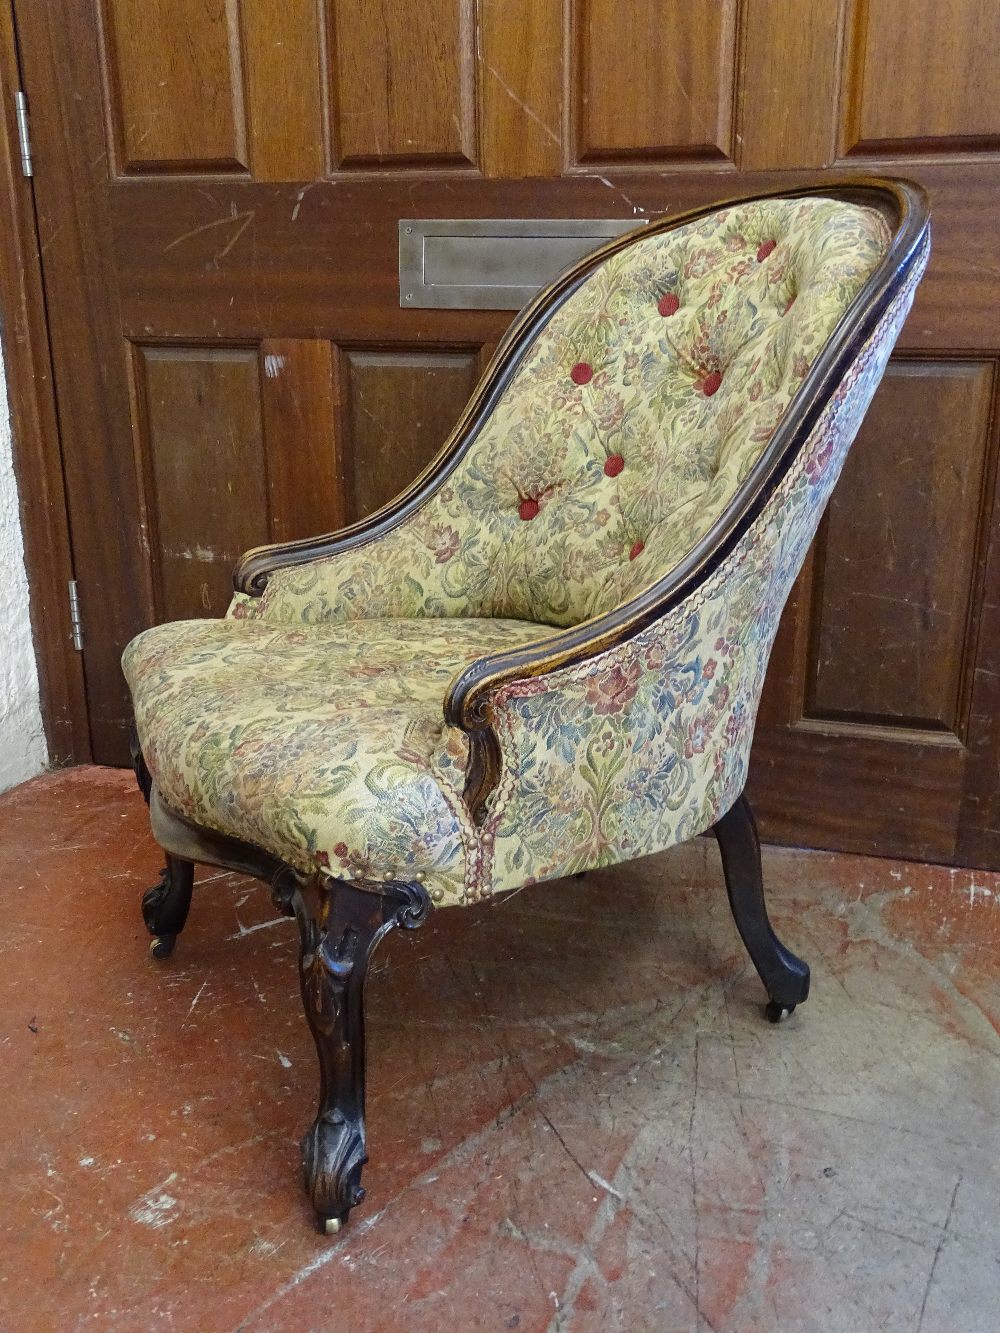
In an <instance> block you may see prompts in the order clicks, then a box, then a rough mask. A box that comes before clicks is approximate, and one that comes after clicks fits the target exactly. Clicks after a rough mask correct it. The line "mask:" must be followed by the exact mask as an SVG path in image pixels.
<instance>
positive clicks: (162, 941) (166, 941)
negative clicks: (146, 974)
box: [149, 935, 177, 963]
mask: <svg viewBox="0 0 1000 1333" xmlns="http://www.w3.org/2000/svg"><path fill="white" fill-rule="evenodd" d="M176 943H177V936H176V935H154V936H153V938H152V939H151V940H150V942H149V956H150V958H155V959H156V961H157V962H158V963H162V962H163V960H164V958H169V957H170V955H171V954H172V953H173V951H174V945H175V944H176Z"/></svg>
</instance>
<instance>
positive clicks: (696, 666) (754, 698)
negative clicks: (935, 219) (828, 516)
mask: <svg viewBox="0 0 1000 1333" xmlns="http://www.w3.org/2000/svg"><path fill="white" fill-rule="evenodd" d="M925 263H926V253H925V255H924V258H923V264H925ZM923 264H921V265H920V266H918V271H917V272H916V273H915V274H914V275H913V278H912V280H911V281H910V283H909V285H908V287H907V289H906V290H905V291H904V292H903V293H902V294H901V295H900V297H899V298H898V299H897V300H896V301H895V302H894V303H893V305H892V307H891V308H890V310H889V312H888V313H887V315H886V316H885V317H884V318H883V320H882V321H881V323H880V326H879V328H878V330H877V331H876V333H875V334H874V336H873V337H872V338H871V339H870V340H869V342H868V344H867V345H866V347H865V348H864V350H863V352H862V354H861V355H860V356H859V357H858V359H857V360H856V361H855V363H854V364H853V366H852V367H851V369H850V371H849V372H848V374H847V375H846V376H845V378H844V380H843V382H842V383H841V385H840V387H839V388H838V390H837V391H836V393H835V394H834V396H833V398H832V400H831V401H830V403H829V405H828V406H827V407H826V409H825V411H824V412H823V414H822V416H821V418H820V420H819V421H818V423H817V425H816V427H815V428H814V430H813V431H812V434H811V436H810V439H809V441H808V444H807V445H806V447H805V448H804V449H803V451H802V452H801V454H800V455H799V458H798V459H797V461H796V463H795V464H794V465H793V467H792V468H791V469H790V471H789V472H788V474H787V475H786V476H785V478H784V479H783V481H782V482H781V484H780V485H779V486H778V487H777V488H776V490H775V492H774V494H773V495H772V496H771V498H770V500H769V501H768V503H767V505H766V506H765V508H764V510H763V512H762V513H761V515H760V516H759V517H758V519H757V520H756V521H755V522H754V523H753V524H752V525H751V527H750V529H749V531H748V532H747V533H746V535H745V536H744V537H743V538H742V539H741V541H740V542H739V543H738V545H737V546H736V548H735V549H734V550H733V552H732V553H731V554H730V555H729V556H728V557H727V559H725V560H724V561H723V562H722V564H721V565H720V566H719V568H718V569H717V570H716V571H715V572H714V573H713V574H712V575H710V576H709V578H708V579H706V580H705V582H704V583H703V584H702V585H701V586H700V587H699V588H698V589H697V591H696V592H694V593H693V594H692V595H691V596H690V597H688V598H687V599H686V600H685V601H684V602H682V603H681V604H680V605H679V606H678V607H677V608H676V609H675V610H673V611H672V612H669V613H668V614H667V615H665V616H664V617H663V618H662V619H661V620H659V621H658V622H656V623H655V624H654V625H652V626H651V627H650V628H649V629H647V630H645V631H643V632H642V633H640V634H637V635H636V636H635V638H633V639H631V640H629V641H628V642H627V643H625V644H623V645H621V646H620V647H617V648H614V649H611V650H609V651H608V652H605V653H601V654H599V655H598V656H596V657H594V658H592V659H591V660H590V661H588V662H586V663H584V664H582V665H580V666H575V667H569V668H565V669H564V670H561V671H555V672H552V673H551V674H549V675H547V676H543V677H537V678H533V679H529V680H524V681H518V682H515V683H513V684H509V685H506V686H503V687H501V688H500V689H499V690H498V691H497V693H496V694H495V695H494V698H493V714H494V726H495V728H496V730H497V732H498V734H499V737H500V742H501V748H502V752H503V774H504V776H503V779H502V783H501V787H500V790H499V791H498V793H497V797H496V800H495V803H494V805H493V807H492V809H491V813H490V816H489V819H488V821H487V823H486V825H485V827H484V828H483V829H482V830H481V832H480V839H479V843H478V849H477V851H478V864H477V866H476V868H475V871H474V873H473V875H472V876H470V886H469V890H468V892H469V894H470V895H472V896H474V897H478V896H484V895H486V894H490V893H497V892H502V891H503V890H505V889H510V888H516V887H518V886H519V885H521V884H523V883H525V882H526V881H528V880H531V879H534V878H539V879H551V878H557V877H558V876H560V875H564V874H569V873H571V872H573V871H576V870H583V869H586V868H588V867H590V866H597V865H608V864H613V863H615V862H618V861H624V860H630V859H632V858H633V857H636V856H642V855H645V854H647V853H650V852H655V851H661V850H663V849H664V848H666V847H670V846H673V845H674V844H675V843H678V842H683V841H685V840H686V839H688V838H692V837H695V836H696V835H697V834H699V833H702V832H704V831H705V830H706V829H708V828H710V827H711V826H712V825H713V824H714V823H715V822H716V820H718V819H719V818H720V817H721V816H722V815H723V814H725V812H726V811H727V810H728V809H729V807H730V806H731V805H732V803H733V802H734V801H735V799H736V798H737V796H739V794H740V792H741V791H742V790H743V787H744V785H745V783H746V778H747V768H748V764H749V760H750V746H751V743H752V741H753V731H754V723H755V721H756V715H757V705H758V703H759V701H760V696H761V690H762V688H763V684H764V673H765V670H766V667H767V662H768V658H769V656H770V652H771V648H772V646H773V643H774V638H775V635H776V633H777V630H778V621H779V619H780V616H781V611H782V608H783V607H784V604H785V601H786V599H787V597H788V593H789V591H790V590H791V586H792V583H793V582H794V581H795V578H796V576H797V574H798V572H799V570H800V568H801V567H802V563H803V560H804V559H805V555H806V552H807V550H808V547H809V543H810V542H811V540H812V538H813V536H814V534H815V532H816V528H817V525H818V523H819V520H820V517H821V515H822V513H823V509H824V507H825V505H826V502H827V500H828V499H829V497H830V493H831V491H832V489H833V487H834V484H835V483H836V480H837V478H838V476H839V475H840V471H841V468H842V466H843V463H844V460H845V458H846V457H847V452H848V449H849V448H850V445H851V442H852V441H853V439H854V437H855V435H856V433H857V430H858V427H859V426H860V424H861V419H862V417H863V416H864V414H865V411H866V409H867V407H868V404H869V403H870V401H871V397H872V394H873V393H874V392H875V389H876V388H877V386H878V383H879V381H880V379H881V378H882V374H883V372H884V370H885V366H886V362H887V361H888V359H889V353H890V352H891V350H892V346H893V344H894V343H895V341H896V338H897V336H898V333H899V330H900V328H901V327H902V324H903V320H904V319H905V318H906V315H907V313H908V311H909V309H910V305H911V303H912V300H913V290H914V288H915V286H916V282H917V281H918V280H919V277H920V274H921V272H922V271H923Z"/></svg>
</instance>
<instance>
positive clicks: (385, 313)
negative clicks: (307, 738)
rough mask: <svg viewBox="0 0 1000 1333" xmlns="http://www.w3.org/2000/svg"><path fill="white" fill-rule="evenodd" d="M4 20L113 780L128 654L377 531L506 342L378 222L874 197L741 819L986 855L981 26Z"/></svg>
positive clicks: (987, 262)
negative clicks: (841, 471) (777, 194)
mask: <svg viewBox="0 0 1000 1333" xmlns="http://www.w3.org/2000/svg"><path fill="white" fill-rule="evenodd" d="M15 11H16V17H17V25H18V38H19V44H20V52H21V57H22V62H23V77H24V82H25V87H26V90H27V93H28V98H29V103H30V107H31V115H32V124H33V135H34V142H35V156H36V175H35V182H34V184H35V191H36V204H37V213H38V225H39V232H40V241H41V246H42V253H43V264H44V278H45V285H46V294H47V302H48V311H49V318H50V328H51V341H52V349H53V359H54V364H55V374H56V381H57V385H56V387H57V395H58V404H59V415H60V424H61V431H62V442H63V452H64V457H65V469H66V481H67V488H68V497H69V508H70V520H71V527H72V540H73V551H74V558H75V565H76V574H77V578H78V582H79V586H80V594H81V601H82V606H83V612H84V618H85V624H86V639H85V648H84V653H85V659H86V660H85V669H86V678H87V692H88V699H89V707H90V726H91V736H92V748H93V755H94V757H95V758H96V759H97V760H99V761H101V762H112V763H115V762H122V761H124V758H125V732H126V725H127V717H128V703H127V698H126V693H125V689H124V685H123V682H122V680H121V677H120V674H119V670H118V656H119V653H120V650H121V648H122V646H123V644H124V643H125V642H126V641H127V639H128V638H129V637H130V636H131V635H132V634H134V633H135V632H136V631H137V630H139V629H141V628H142V627H143V626H144V625H147V624H149V623H151V622H153V621H155V620H160V619H163V618H167V617H178V616H189V615H218V614H220V613H221V612H222V611H223V609H224V607H225V605H226V601H227V598H228V593H229V572H230V568H231V566H232V564H233V561H234V558H235V557H236V556H237V555H238V553H239V552H240V551H241V550H242V549H243V548H244V547H246V546H249V545H252V544H255V543H259V542H261V541H264V540H267V539H268V538H282V537H291V536H296V535H304V534H306V533H309V532H315V531H317V530H322V529H327V528H330V527H332V526H337V525H339V524H342V523H343V522H345V521H347V520H348V519H351V518H354V517H356V516H358V515H360V514H363V513H365V512H368V511H370V510H371V509H372V508H374V507H375V506H376V505H377V504H379V503H380V502H381V501H382V500H383V499H385V498H386V497H388V496H389V495H390V494H392V493H393V492H394V491H396V490H397V489H398V488H399V487H400V486H402V485H403V484H404V483H405V482H406V481H407V480H408V479H409V477H410V476H411V475H412V474H413V473H414V472H415V471H417V469H418V468H419V467H420V465H421V464H422V463H423V462H424V460H425V459H426V458H427V457H428V456H429V455H430V454H431V453H432V452H433V451H434V450H435V449H436V448H437V446H438V445H439V444H440V443H441V441H442V439H443V437H444V435H445V433H446V431H447V429H448V427H449V426H450V424H451V423H452V421H453V420H454V418H455V417H456V416H457V414H458V412H459V409H460V407H461V405H462V403H463V402H464V400H465V398H466V396H467V395H468V393H469V391H470V389H471V387H472V385H473V383H474V382H475V379H476V377H477V376H478V374H479V372H480V369H481V366H482V364H483V362H484V359H485V358H487V357H488V356H489V354H490V350H491V348H492V347H493V346H494V345H495V343H496V341H497V339H498V338H499V337H500V335H501V333H502V331H503V329H504V327H505V326H506V324H507V323H508V321H509V319H510V315H509V314H507V313H503V312H490V311H485V312H484V311H455V310H451V311H448V310H412V309H400V306H399V291H398V283H397V267H396V255H397V251H396V246H397V220H398V219H399V218H400V217H434V216H439V217H441V216H443V217H455V216H485V217H490V216H512V217H517V216H525V217H532V216H536V217H538V216H540V217H544V216H579V217H586V216H622V217H641V216H646V215H649V214H652V213H657V212H662V211H666V210H676V209H680V208H683V207H687V206H692V205H695V204H699V203H702V202H709V201H711V200H713V199H718V198H722V197H725V196H727V195H730V194H735V193H738V192H740V191H741V190H750V189H754V188H759V187H761V186H763V185H768V184H771V183H777V182H780V181H781V180H782V179H787V180H788V181H789V182H792V181H794V180H796V179H798V178H799V177H800V176H801V175H802V174H803V173H805V174H808V175H815V174H816V172H817V171H819V170H825V171H836V172H837V173H838V174H843V173H844V172H845V171H851V170H862V171H873V170H877V171H880V172H888V173H892V172H897V173H899V174H904V175H911V176H914V177H916V178H917V179H919V180H921V181H923V182H924V183H925V184H926V185H927V186H928V188H929V189H930V191H931V196H932V202H933V208H934V231H935V250H934V256H933V259H932V262H931V267H930V271H929V274H928V276H927V279H926V280H925V282H924V284H923V286H922V288H921V290H920V293H919V296H918V300H917V304H916V307H915V309H914V313H913V315H912V317H911V319H910V320H909V322H908V324H907V327H906V329H905V331H904V334H903V339H902V343H901V347H900V350H899V352H898V354H897V356H896V358H895V360H894V362H893V364H892V367H891V369H890V373H889V376H888V378H887V380H886V383H885V385H884V387H883V388H882V389H881V390H880V393H879V396H878V398H877V401H876V403H875V405H874V407H873V410H872V412H871V415H870V418H869V420H868V422H867V423H866V425H865V427H864V430H863V432H862V436H861V438H860V440H859V442H858V444H857V446H856V449H855V452H854V454H853V456H852V458H851V461H850V464H849V466H848V470H847V473H846V475H845V477H844V480H843V484H842V485H841V487H840V489H839V491H838V493H837V496H836V498H835V500H834V503H833V507H832V509H831V511H830V514H829V518H828V521H827V522H826V523H825V525H824V527H823V530H822V533H821V535H820V537H819V539H818V541H817V544H816V549H815V551H814V553H813V557H812V559H811V561H810V564H809V568H808V569H807V571H806V572H805V574H804V576H803V579H802V580H801V581H800V584H799V586H798V588H797V591H796V595H795V598H794V599H793V603H792V605H791V606H790V608H789V613H788V615H787V616H786V617H785V620H784V622H783V627H782V633H781V640H780V643H779V646H778V649H777V652H776V657H775V660H774V663H773V670H772V673H771V677H770V680H769V683H768V687H767V692H766V697H765V701H764V706H763V710H762V716H761V726H760V731H759V740H758V744H757V749H756V754H755V766H754V776H753V782H752V786H753V794H754V796H755V799H756V800H757V802H758V805H759V808H760V810H761V812H762V816H763V819H762V823H763V826H764V829H765V832H767V833H768V834H769V835H771V836H773V837H778V838H782V839H786V840H791V841H795V842H804V843H812V844H814V845H820V846H829V847H844V848H853V849H859V850H865V851H879V852H886V853H901V854H910V855H914V856H926V857H929V858H932V859H957V860H960V861H964V862H966V863H968V864H1000V841H998V839H1000V832H998V829H1000V791H998V786H1000V784H998V776H997V775H998V760H1000V720H998V719H1000V708H998V707H997V704H998V702H1000V700H998V698H997V691H998V688H1000V597H998V594H997V579H998V574H1000V566H998V561H1000V551H998V549H997V534H998V527H1000V524H998V521H997V520H996V519H995V517H994V496H995V487H996V458H997V452H998V441H997V430H998V424H997V423H998V417H1000V414H998V412H997V364H998V357H1000V337H998V328H997V316H996V311H997V309H998V306H1000V302H998V297H1000V255H998V246H997V240H996V228H995V224H994V217H995V213H996V209H997V205H998V203H1000V156H998V149H1000V7H998V6H997V5H996V4H995V3H993V0H840V3H832V2H831V0H683V3H682V2H681V0H630V3H629V4H622V3H620V0H425V2H424V3H422V4H420V5H403V4H402V3H400V0H322V2H320V3H318V2H317V0H285V2H284V3H283V4H282V5H280V6H277V5H272V4H268V3H266V0H15ZM778 173H788V174H787V176H782V175H780V174H778ZM526 178H531V179H526Z"/></svg>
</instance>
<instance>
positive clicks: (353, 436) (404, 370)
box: [343, 348, 479, 522]
mask: <svg viewBox="0 0 1000 1333" xmlns="http://www.w3.org/2000/svg"><path fill="white" fill-rule="evenodd" d="M344 358H345V362H346V367H345V379H346V385H347V388H346V394H345V407H346V413H345V418H344V426H343V431H344V439H345V442H346V443H345V446H344V454H345V457H346V459H347V460H348V462H347V467H348V478H349V480H348V496H349V498H348V506H347V508H348V515H347V516H348V520H349V521H351V522H353V521H354V520H355V519H359V518H364V517H365V516H366V515H368V514H370V513H372V512H373V511H374V510H376V509H379V508H381V506H382V505H383V504H385V502H386V501H387V500H391V499H392V498H393V496H394V495H396V494H397V493H398V492H399V491H400V490H401V489H402V487H403V486H404V485H405V484H406V483H407V482H409V481H411V480H412V479H413V478H414V477H415V476H416V475H417V473H418V472H420V471H421V469H422V468H423V467H424V465H425V464H426V463H428V462H429V461H430V459H431V458H433V456H434V455H435V454H436V453H437V451H438V450H439V449H440V448H441V445H442V444H444V442H445V439H446V438H447V436H448V433H449V431H450V430H451V428H452V426H454V424H455V422H456V421H457V420H458V417H459V414H460V413H461V411H462V409H463V407H465V404H466V403H467V402H468V399H469V395H470V394H471V392H472V390H473V388H474V387H475V384H476V381H477V380H478V378H479V354H478V349H468V350H461V351H458V350H456V351H447V352H445V351H438V352H422V351H414V350H410V349H399V350H394V351H367V350H364V349H361V348H348V349H345V353H344Z"/></svg>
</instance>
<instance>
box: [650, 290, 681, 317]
mask: <svg viewBox="0 0 1000 1333" xmlns="http://www.w3.org/2000/svg"><path fill="white" fill-rule="evenodd" d="M656 308H657V310H658V311H659V312H660V314H661V315H663V316H664V317H666V316H667V315H676V314H677V312H678V310H680V308H681V303H680V301H679V300H678V299H677V297H676V296H675V295H674V294H673V292H667V293H666V295H665V296H661V297H660V299H659V300H658V301H657V303H656Z"/></svg>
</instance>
